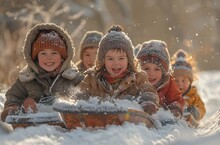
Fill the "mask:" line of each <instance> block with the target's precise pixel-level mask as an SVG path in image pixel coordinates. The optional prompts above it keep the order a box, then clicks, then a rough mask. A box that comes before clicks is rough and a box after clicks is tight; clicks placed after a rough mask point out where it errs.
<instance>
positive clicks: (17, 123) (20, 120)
mask: <svg viewBox="0 0 220 145" xmlns="http://www.w3.org/2000/svg"><path fill="white" fill-rule="evenodd" d="M5 122H6V123H8V124H11V125H12V127H13V129H15V128H19V127H21V128H26V127H29V126H39V125H42V124H48V125H54V126H60V127H63V128H65V125H64V123H63V121H62V118H61V117H60V115H59V113H57V112H54V113H36V114H29V115H24V114H22V115H9V116H7V118H6V120H5Z"/></svg>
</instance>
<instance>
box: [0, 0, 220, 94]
mask: <svg viewBox="0 0 220 145" xmlns="http://www.w3.org/2000/svg"><path fill="white" fill-rule="evenodd" d="M41 22H54V23H56V24H57V25H60V26H62V27H63V28H65V29H66V30H67V31H68V32H69V34H70V35H71V37H72V39H73V42H74V44H75V49H76V55H75V57H74V60H73V61H74V62H76V61H77V59H78V58H79V57H78V55H79V54H78V52H79V51H77V50H78V47H79V42H80V40H81V38H82V36H83V34H84V33H85V32H86V31H88V30H98V31H101V32H103V33H105V32H106V31H107V30H108V28H109V27H110V26H111V25H113V24H120V25H121V26H123V28H124V31H125V32H126V33H128V35H129V37H130V38H131V39H132V41H133V44H134V46H136V45H137V44H139V43H143V42H144V41H148V40H150V39H159V40H163V41H165V42H166V43H167V45H168V49H169V51H170V54H171V56H172V55H173V53H174V52H175V51H177V50H178V49H180V48H181V49H184V50H186V51H187V52H189V53H191V54H192V56H194V57H195V58H196V60H197V63H198V67H199V70H200V71H203V70H219V69H220V65H219V62H220V54H219V53H220V48H219V47H220V41H219V36H220V1H219V0H31V1H30V0H1V1H0V31H1V33H0V84H1V86H0V87H1V88H0V90H1V89H2V88H4V87H7V86H8V85H10V84H11V82H13V81H14V80H15V78H16V77H17V73H18V71H19V70H20V69H21V68H22V67H23V66H25V65H26V63H25V61H24V58H23V55H22V46H23V42H24V38H25V35H26V33H27V31H28V30H29V29H30V28H31V27H32V26H34V25H35V24H37V23H41Z"/></svg>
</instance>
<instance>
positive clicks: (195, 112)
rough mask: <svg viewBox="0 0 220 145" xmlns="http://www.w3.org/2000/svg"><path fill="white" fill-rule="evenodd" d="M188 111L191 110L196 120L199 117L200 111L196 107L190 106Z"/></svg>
mask: <svg viewBox="0 0 220 145" xmlns="http://www.w3.org/2000/svg"><path fill="white" fill-rule="evenodd" d="M187 111H188V112H190V113H191V114H192V116H193V117H194V118H195V119H196V120H198V119H199V111H198V110H197V109H196V107H194V106H190V107H189V108H187Z"/></svg>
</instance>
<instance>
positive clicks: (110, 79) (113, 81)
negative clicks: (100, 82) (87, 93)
mask: <svg viewBox="0 0 220 145" xmlns="http://www.w3.org/2000/svg"><path fill="white" fill-rule="evenodd" d="M128 72H129V70H128V69H125V70H124V71H123V72H122V73H121V74H120V75H118V76H115V77H113V76H111V75H110V74H109V73H108V72H107V71H103V72H102V75H103V77H104V78H105V79H106V80H107V82H108V83H109V84H111V85H112V84H116V83H119V82H120V81H121V80H122V79H123V78H124V77H125V76H126V75H127V74H128Z"/></svg>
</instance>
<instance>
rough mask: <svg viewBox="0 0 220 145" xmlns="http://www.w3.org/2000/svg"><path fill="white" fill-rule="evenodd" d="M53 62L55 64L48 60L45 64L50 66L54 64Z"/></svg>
mask: <svg viewBox="0 0 220 145" xmlns="http://www.w3.org/2000/svg"><path fill="white" fill-rule="evenodd" d="M53 64H54V63H53V62H47V63H45V65H48V66H50V65H53Z"/></svg>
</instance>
